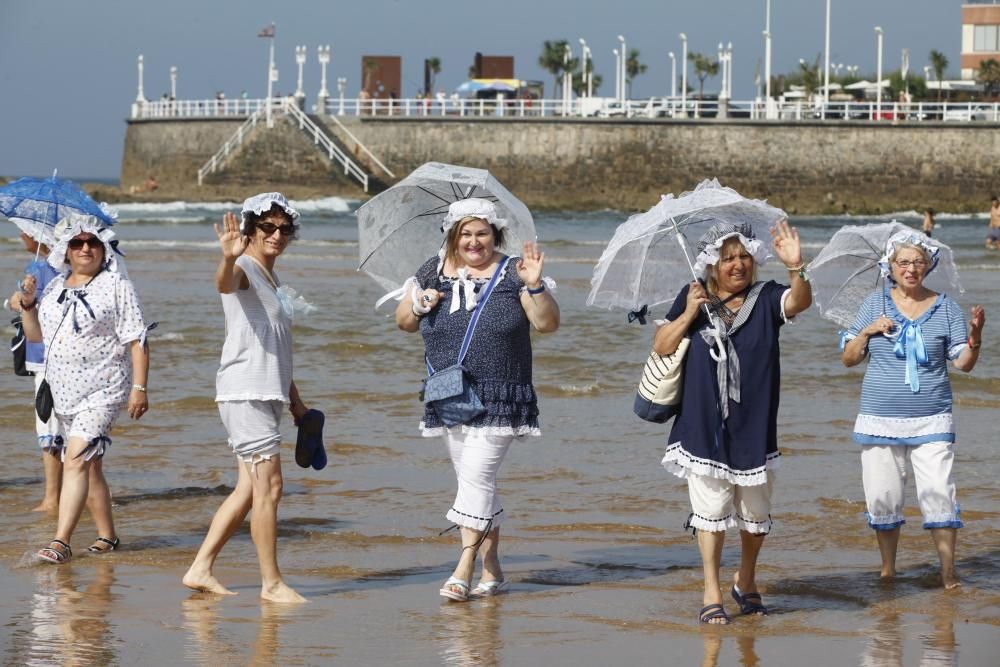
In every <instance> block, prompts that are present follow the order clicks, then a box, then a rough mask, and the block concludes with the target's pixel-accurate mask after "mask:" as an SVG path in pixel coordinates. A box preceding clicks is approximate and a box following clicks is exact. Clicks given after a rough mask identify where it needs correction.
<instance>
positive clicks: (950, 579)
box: [941, 570, 962, 591]
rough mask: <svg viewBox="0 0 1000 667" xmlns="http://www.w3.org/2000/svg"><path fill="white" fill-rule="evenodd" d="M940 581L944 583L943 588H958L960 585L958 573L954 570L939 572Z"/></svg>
mask: <svg viewBox="0 0 1000 667" xmlns="http://www.w3.org/2000/svg"><path fill="white" fill-rule="evenodd" d="M941 581H942V582H943V583H944V588H945V590H948V591H950V590H952V589H955V588H958V587H959V586H961V585H962V580H961V579H959V578H958V574H956V573H955V570H949V571H948V572H942V573H941Z"/></svg>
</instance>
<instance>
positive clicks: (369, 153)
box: [329, 116, 396, 178]
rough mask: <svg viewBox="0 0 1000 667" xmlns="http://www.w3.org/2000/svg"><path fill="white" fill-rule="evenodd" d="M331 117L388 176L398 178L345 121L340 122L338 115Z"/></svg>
mask: <svg viewBox="0 0 1000 667" xmlns="http://www.w3.org/2000/svg"><path fill="white" fill-rule="evenodd" d="M329 119H330V120H331V121H333V123H334V124H335V125H336V126H337V127H338V128H340V131H341V132H343V133H344V134H346V135H347V136H348V138H350V140H351V141H353V142H354V144H355V145H356V146H357V147H358V148H360V149H361V150H362V151H364V153H365V155H367V156H368V157H370V158H371V159H372V162H374V163H375V164H376V165H378V167H379V169H381V170H382V171H383V172H385V173H386V175H388V176H389V178H396V174H394V173H392V172H391V171H389V168H388V167H387V166H385V165H384V164H382V161H381V160H379V159H378V158H377V157H375V154H374V153H372V152H371V151H370V150H368V147H367V146H365V145H364V144H363V143H361V141H360V140H359V139H358V138H357V137H356V136H354V133H353V132H351V131H350V130H348V129H347V128H346V127H344V124H343V123H341V122H340V121H339V120H338V119H337V117H336V116H329Z"/></svg>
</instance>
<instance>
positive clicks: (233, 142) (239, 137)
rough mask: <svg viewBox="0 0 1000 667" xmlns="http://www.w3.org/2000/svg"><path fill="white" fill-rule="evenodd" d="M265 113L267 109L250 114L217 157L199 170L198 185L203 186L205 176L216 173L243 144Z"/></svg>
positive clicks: (218, 151) (210, 159)
mask: <svg viewBox="0 0 1000 667" xmlns="http://www.w3.org/2000/svg"><path fill="white" fill-rule="evenodd" d="M264 112H265V109H257V110H256V111H254V112H253V113H252V114H250V117H249V118H247V119H246V122H245V123H243V124H242V125H240V126H239V128H238V129H237V130H236V132H234V133H233V136H231V137H229V139H227V140H226V143H224V144H222V148H220V149H219V150H217V151H216V152H215V155H213V156H212V157H211V158H209V160H208V162H206V163H205V164H204V165H202V166H201V168H200V169H198V185H201V184H202V181H204V179H205V176H207V175H208V174H212V173H215V171H216V170H217V169H218V168H219V167H221V166H222V164H223V163H224V162H225V160H226V158H227V157H229V154H230V153H231V152H232V151H233V150H234V149H235V148H236V147H237V146H239V145H241V144H242V143H243V138H244V137H245V136H246V135H247V134H249V133H250V130H252V129H253V128H254V127H255V126H256V125H257V121H259V120H260V119H261V118H262V117H263V116H264V115H265V114H264Z"/></svg>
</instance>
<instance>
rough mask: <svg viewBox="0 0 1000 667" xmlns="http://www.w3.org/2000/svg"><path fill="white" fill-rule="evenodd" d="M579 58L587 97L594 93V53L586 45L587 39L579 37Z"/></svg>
mask: <svg viewBox="0 0 1000 667" xmlns="http://www.w3.org/2000/svg"><path fill="white" fill-rule="evenodd" d="M580 50H581V53H580V58H581V59H582V60H583V81H584V84H585V86H586V89H587V97H593V95H594V74H593V69H594V54H593V53H592V52H591V50H590V47H589V46H587V40H585V39H584V38H583V37H581V38H580Z"/></svg>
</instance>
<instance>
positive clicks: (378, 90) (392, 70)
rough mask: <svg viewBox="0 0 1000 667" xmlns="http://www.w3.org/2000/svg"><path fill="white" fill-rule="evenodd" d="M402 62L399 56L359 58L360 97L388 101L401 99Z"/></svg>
mask: <svg viewBox="0 0 1000 667" xmlns="http://www.w3.org/2000/svg"><path fill="white" fill-rule="evenodd" d="M402 71H403V61H402V58H400V57H399V56H361V92H362V93H363V94H362V97H365V96H367V97H368V98H369V99H376V100H388V99H398V98H400V97H403V95H402V89H401V88H400V85H401V82H402V79H403V77H402Z"/></svg>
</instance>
